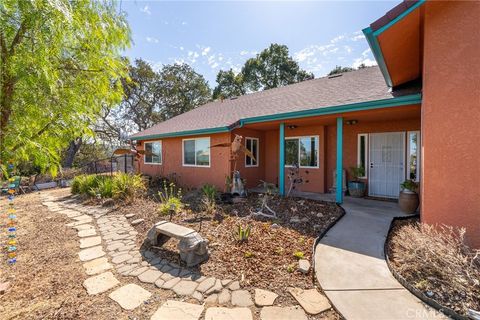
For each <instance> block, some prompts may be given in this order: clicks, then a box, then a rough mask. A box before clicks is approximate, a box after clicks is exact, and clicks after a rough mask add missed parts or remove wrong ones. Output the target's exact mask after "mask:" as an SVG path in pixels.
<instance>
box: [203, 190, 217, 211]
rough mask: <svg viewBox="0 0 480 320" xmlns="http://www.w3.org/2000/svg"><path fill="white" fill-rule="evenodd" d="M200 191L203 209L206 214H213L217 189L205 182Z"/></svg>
mask: <svg viewBox="0 0 480 320" xmlns="http://www.w3.org/2000/svg"><path fill="white" fill-rule="evenodd" d="M202 193H203V198H202V203H203V209H204V210H205V212H207V213H208V214H213V213H214V212H215V209H216V202H215V199H216V197H217V189H215V187H214V186H212V185H210V184H205V185H203V187H202Z"/></svg>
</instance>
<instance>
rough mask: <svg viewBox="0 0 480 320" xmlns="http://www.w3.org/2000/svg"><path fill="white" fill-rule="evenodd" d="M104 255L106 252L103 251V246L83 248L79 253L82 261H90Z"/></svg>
mask: <svg viewBox="0 0 480 320" xmlns="http://www.w3.org/2000/svg"><path fill="white" fill-rule="evenodd" d="M104 255H105V252H103V250H102V246H96V247H92V248H88V249H83V250H80V252H79V253H78V257H79V258H80V261H90V260H93V259H97V258H100V257H103V256H104Z"/></svg>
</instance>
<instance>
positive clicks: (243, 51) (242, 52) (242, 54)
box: [240, 50, 249, 56]
mask: <svg viewBox="0 0 480 320" xmlns="http://www.w3.org/2000/svg"><path fill="white" fill-rule="evenodd" d="M248 53H249V52H248V51H247V50H242V51H240V55H241V56H244V55H247V54H248Z"/></svg>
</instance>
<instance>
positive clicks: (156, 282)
mask: <svg viewBox="0 0 480 320" xmlns="http://www.w3.org/2000/svg"><path fill="white" fill-rule="evenodd" d="M164 283H165V280H163V279H162V278H160V279H157V281H155V286H157V288H161V287H162V286H163V284H164Z"/></svg>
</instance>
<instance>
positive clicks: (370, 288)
mask: <svg viewBox="0 0 480 320" xmlns="http://www.w3.org/2000/svg"><path fill="white" fill-rule="evenodd" d="M342 207H343V208H344V209H345V211H346V214H345V216H344V217H343V218H342V219H341V220H340V221H339V222H338V223H337V224H336V225H335V226H334V227H333V228H332V229H330V230H329V231H328V233H327V234H326V235H325V237H324V238H323V239H322V240H321V241H320V243H319V244H318V246H317V247H316V250H315V272H316V275H317V279H318V281H319V283H320V285H321V287H322V288H323V290H324V291H325V294H326V295H327V297H328V298H329V299H330V301H331V302H332V303H333V305H334V306H335V308H336V309H337V310H338V311H339V312H340V313H341V314H342V315H343V316H344V317H345V318H346V319H348V320H350V319H369V320H372V319H382V320H386V319H402V320H403V319H447V317H445V316H444V315H443V314H440V313H439V312H437V311H436V310H434V309H432V308H430V307H427V306H426V305H425V304H424V303H423V302H421V301H420V300H419V299H417V298H416V297H415V296H414V295H412V294H411V293H410V292H409V291H408V290H406V289H405V288H404V287H403V286H402V285H401V284H400V283H399V282H398V281H397V280H396V279H395V278H394V277H393V276H392V274H391V272H390V270H389V269H388V266H387V264H386V262H385V255H384V250H383V246H384V243H385V239H386V236H387V232H388V228H389V226H390V222H391V221H392V218H393V217H394V216H399V215H402V213H401V212H400V211H399V210H398V207H397V204H396V203H392V202H383V201H374V200H366V199H355V198H349V197H347V198H345V202H344V204H343V205H342Z"/></svg>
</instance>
